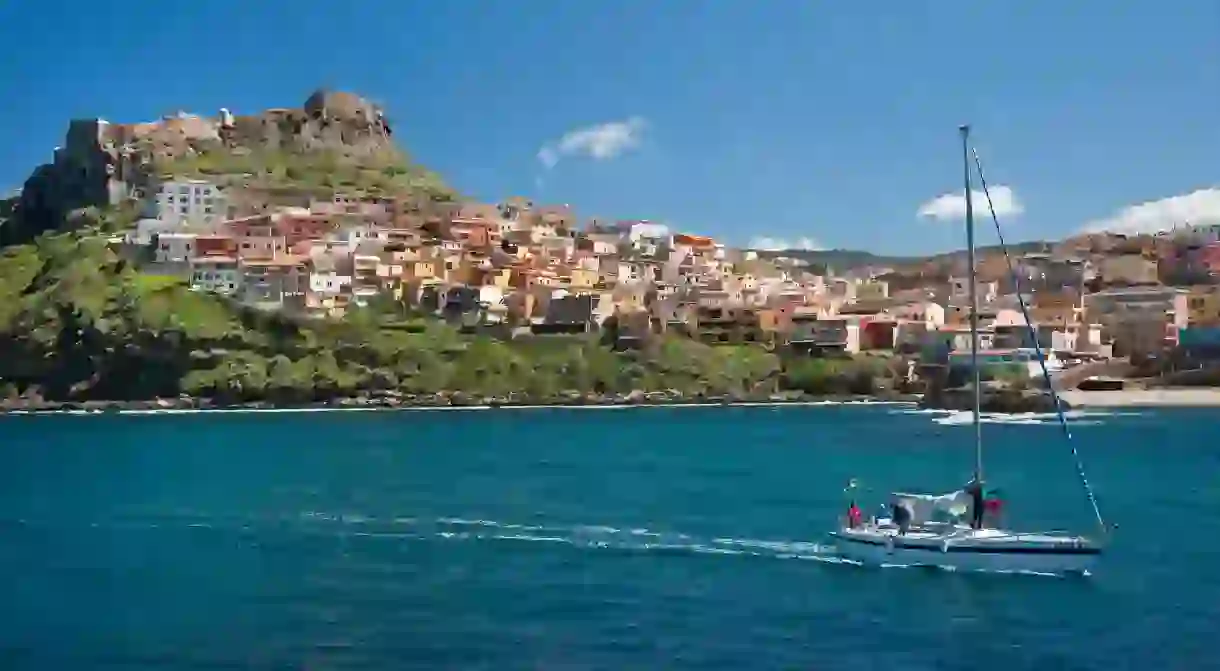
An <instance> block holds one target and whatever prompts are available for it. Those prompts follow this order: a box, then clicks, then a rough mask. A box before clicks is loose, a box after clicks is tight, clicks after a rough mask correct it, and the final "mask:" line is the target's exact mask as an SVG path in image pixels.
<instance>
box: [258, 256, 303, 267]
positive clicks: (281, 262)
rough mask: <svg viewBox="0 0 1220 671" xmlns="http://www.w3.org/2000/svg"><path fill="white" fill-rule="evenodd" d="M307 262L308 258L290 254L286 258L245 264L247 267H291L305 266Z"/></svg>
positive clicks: (279, 257) (278, 257)
mask: <svg viewBox="0 0 1220 671" xmlns="http://www.w3.org/2000/svg"><path fill="white" fill-rule="evenodd" d="M306 261H308V259H307V258H304V257H301V256H297V255H292V254H290V255H285V256H277V257H275V258H271V259H247V260H246V261H244V262H243V264H244V265H247V266H259V267H263V266H265V267H290V266H299V265H304V264H305V262H306Z"/></svg>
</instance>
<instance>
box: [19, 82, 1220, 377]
mask: <svg viewBox="0 0 1220 671" xmlns="http://www.w3.org/2000/svg"><path fill="white" fill-rule="evenodd" d="M392 135H393V131H392V129H391V124H390V122H389V121H388V119H387V117H386V115H385V114H384V112H383V111H382V110H381V108H380V107H379V106H377V105H375V104H373V103H371V102H369V101H368V100H365V99H363V98H361V97H359V96H357V95H353V94H349V93H342V92H330V91H324V90H319V91H315V92H314V93H312V94H311V95H310V96H309V97H308V98H307V99H306V100H305V101H304V103H303V104H302V105H301V106H300V107H298V108H282V109H281V108H276V109H270V110H264V111H263V112H261V113H257V114H250V115H234V114H233V113H231V112H229V110H227V109H221V110H219V112H218V113H217V114H216V115H214V116H200V115H192V114H186V113H182V112H179V113H177V114H171V115H167V116H164V117H162V118H160V119H158V120H155V121H152V122H147V123H135V124H113V123H110V122H107V121H105V120H103V119H82V120H75V121H72V122H71V124H70V125H69V128H68V132H67V134H66V136H65V139H64V143H63V145H62V146H60V147H57V148H56V150H55V152H54V158H53V160H52V161H51V162H50V163H48V164H45V165H43V166H40V167H38V168H37V169H35V170H34V172H33V173H32V174H31V176H30V178H29V179H28V180H27V181H26V183H25V184H24V186H23V188H22V189H21V190H20V191H19V192H18V194H17V195H16V196H15V197H14V198H11V199H8V200H6V201H4V202H5V203H7V206H6V207H7V208H8V209H6V210H5V211H4V212H2V213H0V214H2V215H3V219H4V220H7V223H5V224H3V225H0V244H4V245H9V246H10V249H12V247H11V245H19V244H28V243H30V242H32V241H34V240H36V239H37V236H39V235H41V234H43V233H47V232H51V231H56V230H63V229H64V228H65V227H66V228H67V229H68V230H73V229H74V228H79V227H80V224H79V223H76V222H77V221H78V220H79V219H80V213H81V212H87V211H93V212H94V213H95V214H96V215H98V216H100V217H101V218H102V219H106V221H107V224H106V225H105V226H104V227H100V228H99V229H98V230H102V229H104V230H105V231H106V235H108V236H110V237H108V238H107V240H108V243H107V244H108V245H109V248H110V250H112V251H113V252H114V256H115V257H116V258H120V259H123V260H124V262H125V263H128V264H130V266H131V267H134V268H136V269H138V272H139V274H140V276H141V277H144V278H148V279H150V280H151V279H155V280H157V281H162V280H165V281H168V282H169V283H171V284H172V285H174V286H176V287H184V286H189V287H190V290H191V291H192V292H199V293H201V294H215V295H219V296H223V297H224V301H225V302H226V303H227V304H229V305H233V306H238V307H242V308H253V309H255V311H256V312H259V313H264V312H269V313H274V314H277V315H282V316H291V317H292V318H294V319H303V320H307V321H310V322H314V321H317V322H319V323H324V322H326V321H334V320H339V319H342V318H343V317H344V316H345V315H347V314H349V313H351V312H352V311H353V309H354V308H362V307H363V308H374V309H375V310H374V311H375V312H380V313H384V312H386V311H391V312H397V313H400V316H401V317H402V318H415V317H425V316H431V317H434V318H436V319H439V320H444V321H445V322H447V323H448V324H450V325H452V326H453V327H455V328H456V329H457V330H458V331H460V332H464V333H468V334H470V333H474V334H480V335H488V336H492V337H494V338H496V339H498V340H501V341H513V340H518V339H521V338H523V337H525V336H546V335H553V334H569V335H572V334H592V333H598V334H600V335H602V336H604V337H603V338H601V339H600V340H601V341H602V342H609V343H612V344H613V349H615V350H617V351H628V350H633V349H638V348H639V347H640V346H641V345H642V344H643V343H644V342H645V341H646V340H648V339H650V338H652V337H655V336H661V335H665V334H668V335H677V336H682V337H684V338H686V339H689V342H693V343H700V344H701V346H702V345H709V346H713V347H712V349H714V350H717V351H721V352H724V351H725V350H727V349H731V347H726V348H722V347H718V346H721V345H724V346H740V345H745V344H751V343H753V344H758V345H760V346H762V347H763V348H765V350H768V351H771V352H774V353H776V354H782V355H783V356H782V357H781V358H783V359H784V363H783V366H784V367H785V372H787V367H789V366H791V365H793V362H794V361H797V362H799V361H801V360H809V359H813V358H839V357H855V356H857V355H872V354H877V355H881V357H882V358H883V359H885V360H886V361H889V362H893V365H892V366H891V368H892V369H893V370H894V371H896V372H895V373H894V375H895V376H896V377H902V376H903V374H904V373H903V372H900V371H898V369H901V370H902V371H905V379H906V381H908V382H919V381H922V382H927V381H930V380H933V379H937V380H940V382H938V383H937V384H938V385H941V386H945V385H948V386H956V384H955V383H954V379H959V380H960V379H961V373H963V372H965V371H967V370H969V366H970V364H969V361H970V359H969V349H970V347H969V345H970V328H969V323H968V322H969V288H970V282H969V274H968V267H967V262H966V258H965V255H964V254H962V253H961V252H954V253H949V254H942V255H938V256H933V257H928V258H924V259H916V258H910V259H905V260H898V259H889V260H885V259H882V258H881V257H871V255H869V254H865V253H862V252H843V253H836V252H827V253H817V252H806V251H800V250H788V251H776V250H761V249H743V248H737V247H734V246H733V245H731V244H729V242H728V241H724V240H717V239H715V238H713V237H710V236H707V235H703V234H702V232H701V231H698V230H688V229H683V230H674V229H672V228H671V227H669V226H667V225H664V224H663V223H659V222H655V221H647V220H626V221H616V220H607V219H602V218H596V217H588V216H587V215H586V216H582V215H581V214H580V213H578V211H577V208H576V207H574V206H572V205H569V204H548V203H538V202H534V201H531V200H530V199H528V198H521V197H513V198H506V199H505V200H504V201H503V202H499V203H477V202H470V201H467V200H463V199H461V198H459V197H457V196H456V194H455V192H454V191H453V190H452V189H450V188H449V187H448V186H447V185H445V184H444V182H443V181H442V180H440V178H439V177H438V176H437V175H435V174H434V173H431V172H429V171H427V170H426V169H424V168H422V167H421V166H417V165H415V164H412V163H411V162H410V161H408V160H406V159H405V156H404V154H402V152H401V151H400V150H399V149H398V147H397V145H396V144H395V143H394V141H393V140H392V139H391V138H392ZM117 213H121V214H122V216H121V217H118V218H116V214H117ZM107 217H109V219H107ZM95 220H96V217H95ZM963 238H964V236H963ZM1009 251H1011V252H1012V254H1011V256H1010V255H1008V254H1006V253H1004V252H1003V251H1002V250H998V249H994V248H992V249H981V250H980V254H979V257H978V259H977V263H976V271H977V275H978V279H979V282H978V284H977V291H978V299H979V305H980V314H979V317H980V327H981V328H980V340H981V342H980V345H981V349H982V356H981V359H980V361H981V363H982V364H983V365H984V366H987V367H989V368H991V367H993V366H994V370H995V371H996V372H997V377H998V376H999V375H998V373H999V371H1000V369H1005V376H1010V375H1011V373H1012V371H1014V370H1016V371H1023V370H1027V371H1028V373H1029V377H1030V378H1037V377H1039V376H1040V375H1041V366H1039V365H1038V363H1037V361H1036V358H1037V352H1036V349H1035V348H1034V347H1033V345H1034V341H1033V338H1035V337H1036V339H1037V344H1038V345H1039V346H1040V347H1041V349H1042V350H1043V351H1044V352H1045V353H1046V355H1047V364H1048V368H1050V369H1051V370H1052V371H1053V372H1055V373H1056V374H1059V375H1060V377H1061V379H1062V378H1063V377H1068V378H1071V377H1073V376H1079V373H1078V372H1079V371H1100V372H1103V373H1105V374H1108V375H1110V374H1113V375H1123V376H1126V377H1128V378H1131V377H1137V378H1141V377H1142V378H1151V377H1154V376H1160V377H1164V376H1165V375H1166V374H1167V373H1169V374H1177V373H1181V372H1183V371H1191V370H1194V371H1200V370H1202V371H1208V370H1212V369H1213V367H1211V366H1208V365H1207V364H1208V362H1210V361H1212V360H1213V359H1214V358H1215V352H1217V351H1220V289H1218V288H1217V286H1218V285H1220V283H1218V282H1217V281H1216V278H1217V277H1220V226H1190V225H1188V222H1183V223H1182V225H1180V226H1179V227H1178V228H1176V229H1173V230H1169V231H1163V232H1161V233H1157V234H1144V235H1120V234H1114V233H1096V234H1081V235H1078V236H1075V237H1072V238H1069V239H1067V240H1064V241H1061V242H1057V243H1028V244H1021V245H1017V246H1016V247H1014V248H1012V249H1011V250H1009ZM27 253H30V254H34V253H36V252H35V251H29V250H27ZM861 259H864V261H863V262H861ZM869 259H872V261H876V262H875V263H873V262H871V261H869ZM882 261H884V263H883V262H882ZM11 265H12V267H13V269H14V270H13V274H14V278H19V281H17V280H16V279H15V281H14V282H13V283H11V284H12V286H11V287H9V289H8V290H9V291H10V292H12V293H13V295H14V296H20V295H23V292H24V293H30V292H34V291H35V289H36V288H37V287H38V286H41V285H38V284H37V283H33V284H31V282H33V281H34V280H33V278H34V277H35V276H27V275H25V274H24V272H25V271H24V270H22V269H24V268H30V267H35V266H36V265H37V263H36V262H29V263H27V262H25V261H20V260H18V261H13V262H12V264H11ZM43 267H44V269H47V268H53V267H54V264H51V263H44V265H43ZM94 271H100V269H94ZM44 272H45V270H44ZM120 272H121V271H120V269H118V268H117V267H116V268H110V269H107V270H105V273H112V274H111V275H106V274H105V273H103V274H102V275H98V278H97V282H96V284H98V285H106V284H107V283H113V282H119V281H120V277H119V273H120ZM77 285H80V283H79V282H75V283H74V284H73V285H72V286H77ZM82 286H89V285H82ZM110 289H111V293H114V292H116V291H117V292H118V293H122V291H120V290H119V288H117V287H116V286H111V287H110ZM1018 291H1021V292H1022V293H1021V295H1018ZM98 292H99V293H98V295H94V296H91V295H86V296H85V297H84V298H82V300H84V301H85V302H86V303H87V304H89V301H92V300H101V298H100V297H99V296H100V295H101V294H102V293H104V292H101V291H100V290H98ZM187 293H188V294H189V293H190V292H187ZM48 300H62V299H61V298H58V297H54V296H52V297H48ZM116 300H117V299H113V297H112V300H111V301H110V303H107V304H108V305H110V306H111V308H112V309H117V308H115V306H117V305H120V304H121V302H115V301H116ZM125 300H126V299H125ZM14 305H17V304H16V303H14ZM167 305H168V307H166V308H165V310H163V311H168V312H169V313H173V312H174V311H175V309H176V308H175V307H174V306H175V305H176V304H175V303H173V302H172V301H170V302H169V303H168V304H167ZM19 307H20V311H21V312H22V314H24V315H26V316H25V317H24V318H25V319H27V321H29V322H30V324H33V323H35V322H37V320H40V319H44V318H45V315H46V314H50V313H48V312H46V311H45V310H41V309H39V308H38V307H37V305H36V304H35V302H33V299H30V300H29V301H26V303H23V304H21V306H19ZM158 319H159V318H158ZM158 319H152V320H151V323H152V324H153V325H154V326H153V331H155V330H156V329H158V328H160V326H156V324H158V323H159V322H158ZM10 321H12V322H13V325H11V327H10V334H11V337H12V339H13V342H14V343H16V344H17V346H20V347H34V345H35V344H36V343H35V344H31V343H30V342H29V338H27V337H25V336H23V335H22V334H24V333H28V332H30V329H29V328H18V326H20V324H19V322H20V320H18V319H16V318H15V317H14V318H12V319H10ZM137 321H138V320H137ZM145 321H148V320H145ZM141 323H142V322H141ZM61 327H63V324H59V323H56V324H55V325H54V328H61ZM133 328H138V325H137V326H133ZM217 328H219V327H217ZM47 329H48V330H53V329H52V328H51V325H47ZM213 335H217V334H213ZM217 337H219V336H217ZM205 340H206V338H204V339H203V340H201V341H200V342H199V343H197V344H198V345H199V347H200V350H199V351H201V352H211V353H213V354H216V353H219V352H226V351H229V350H228V348H227V345H226V346H224V347H222V346H219V344H216V343H208V342H204V341H205ZM37 347H43V345H41V344H38V345H37ZM31 351H41V350H37V348H35V349H33V350H31ZM293 354H294V356H293V357H291V358H293V359H297V358H299V356H300V352H293ZM216 355H217V356H219V355H218V354H216ZM386 356H387V357H388V358H387V359H386V361H393V360H394V358H393V355H391V354H387V355H386ZM50 360H51V359H48V361H50ZM56 361H58V360H56ZM202 361H203V359H199V360H192V361H191V362H179V366H180V368H181V370H179V371H178V372H179V373H182V374H185V371H187V370H188V369H191V367H192V366H195V365H203V364H202V363H201V362H202ZM349 363H351V365H353V366H363V365H364V364H363V363H359V362H356V361H352V362H349ZM1085 363H1089V364H1091V365H1081V364H1085ZM887 365H888V364H887ZM1123 367H1126V368H1125V369H1124V368H1123ZM221 368H224V366H221ZM476 368H477V367H476ZM560 368H561V369H562V368H563V367H562V366H560ZM234 369H235V370H237V369H240V366H238V367H235V368H234ZM678 369H679V370H680V369H681V367H680V366H679V367H678ZM1120 369H1121V370H1122V371H1123V372H1122V373H1119V372H1118V371H1119V370H1120ZM225 370H228V368H225ZM1069 370H1072V371H1078V372H1077V373H1070V374H1065V371H1069ZM1141 371H1142V372H1141ZM86 373H89V371H87V370H85V369H81V370H75V369H73V370H72V371H71V375H77V374H80V375H85V374H86ZM946 373H947V374H946ZM12 374H13V375H15V376H17V378H20V379H21V380H25V382H22V383H21V384H23V385H25V384H31V383H32V382H31V381H35V380H38V379H40V378H39V376H40V375H47V374H50V373H46V372H42V373H35V372H33V371H15V372H13V373H12ZM89 374H90V375H92V373H89ZM65 375H68V374H67V373H65ZM71 375H68V376H69V377H70V376H71ZM735 375H736V372H733V374H731V375H728V377H730V378H732V377H735ZM302 376H303V379H304V377H307V376H305V375H304V374H302ZM1021 376H1022V377H1023V374H1021ZM1087 377H1095V375H1094V373H1093V372H1089V373H1088V375H1087ZM1196 377H1197V376H1196ZM1082 379H1083V378H1082ZM760 380H763V381H766V383H765V384H763V385H762V386H766V385H770V384H772V381H770V380H769V379H768V378H767V374H763V375H762V377H761V378H760V379H759V380H755V381H754V382H753V383H751V384H753V385H755V386H757V385H758V383H760ZM1214 383H1215V381H1211V382H1209V381H1207V380H1203V379H1198V380H1193V381H1192V382H1191V384H1214ZM82 384H83V383H82ZM89 384H92V383H89ZM700 384H702V382H701V383H700ZM1073 384H1074V383H1073ZM19 386H20V385H19ZM222 386H223V385H222ZM925 387H926V385H925ZM83 388H85V387H84V386H83V387H82V389H83ZM99 393H100V392H99Z"/></svg>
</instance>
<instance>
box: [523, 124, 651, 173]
mask: <svg viewBox="0 0 1220 671" xmlns="http://www.w3.org/2000/svg"><path fill="white" fill-rule="evenodd" d="M647 125H648V124H647V122H645V121H644V119H643V118H642V117H638V116H633V117H631V118H629V119H625V120H623V121H609V122H606V123H602V124H597V125H595V126H586V127H585V128H577V129H576V130H573V131H569V132H568V133H566V134H564V136H563V137H561V138H559V140H558V141H557V142H550V143H547V144H546V145H543V147H542V148H541V149H539V150H538V160H539V161H541V162H542V164H543V165H544V166H546V167H547V168H554V167H555V165H556V164H557V163H559V161H560V160H561V159H563V158H564V157H566V156H588V157H589V158H592V159H594V160H597V161H604V160H607V159H611V158H614V157H616V156H619V155H620V154H622V153H624V152H627V151H630V150H632V149H635V148H636V147H638V146H640V141H641V140H642V139H643V135H644V129H645V128H646V127H647Z"/></svg>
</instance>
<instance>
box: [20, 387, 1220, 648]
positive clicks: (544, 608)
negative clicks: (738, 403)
mask: <svg viewBox="0 0 1220 671" xmlns="http://www.w3.org/2000/svg"><path fill="white" fill-rule="evenodd" d="M1069 422H1070V424H1069V427H1070V429H1071V433H1072V442H1071V443H1069V442H1068V440H1067V439H1066V438H1065V436H1064V434H1063V433H1062V431H1061V428H1060V426H1059V425H1058V423H1057V421H1056V420H1055V418H1054V417H1049V416H1041V415H1026V416H1010V417H992V416H988V417H985V419H984V423H983V427H982V430H983V440H984V442H985V445H986V448H985V451H984V457H985V459H984V462H985V463H984V467H985V475H986V478H987V481H988V484H989V485H991V486H993V487H999V488H1000V489H1001V491H1002V492H1003V496H1004V499H1005V501H1006V504H1007V511H1006V514H1007V515H1008V516H1009V518H1010V520H1012V521H1013V522H1014V524H1015V525H1018V526H1020V527H1021V528H1025V529H1031V530H1033V529H1039V530H1043V529H1062V528H1069V529H1076V530H1080V531H1091V530H1092V529H1093V528H1094V525H1095V522H1094V521H1093V512H1092V508H1091V507H1090V505H1089V503H1088V500H1087V498H1086V496H1085V494H1084V490H1083V487H1082V484H1081V481H1080V478H1079V476H1078V473H1077V470H1076V467H1075V460H1074V457H1073V453H1072V446H1075V448H1076V450H1077V452H1078V453H1079V455H1080V458H1081V460H1082V463H1083V464H1084V473H1085V475H1086V476H1087V477H1088V478H1089V481H1090V482H1091V483H1092V485H1093V487H1094V489H1095V491H1096V493H1097V498H1098V501H1099V503H1100V506H1101V511H1102V514H1103V515H1104V516H1105V519H1106V521H1107V522H1110V523H1112V524H1114V525H1116V528H1115V529H1114V530H1113V532H1112V538H1111V541H1110V547H1109V549H1108V553H1107V554H1106V556H1105V557H1104V558H1103V560H1102V562H1101V564H1100V565H1099V567H1098V568H1097V570H1095V571H1094V573H1093V575H1090V576H1085V577H1081V576H1050V575H1037V574H1022V573H968V572H955V571H948V570H942V569H929V568H910V567H885V568H867V567H861V566H857V565H854V564H851V563H847V562H844V561H843V560H841V559H840V558H838V557H837V556H836V555H835V552H834V548H833V544H832V543H831V542H830V541H829V540H828V539H827V537H826V533H827V532H828V531H829V530H831V529H832V528H833V527H834V525H835V523H836V518H837V516H838V515H840V514H842V513H843V511H844V508H845V507H846V505H847V495H846V494H845V492H844V488H845V485H846V484H847V483H848V482H849V481H850V480H851V479H853V478H854V479H855V480H856V481H857V488H856V489H855V490H854V492H855V495H856V496H858V497H859V499H860V501H861V503H862V504H863V506H864V509H865V512H866V514H868V513H870V512H872V510H873V509H874V506H879V505H880V504H881V503H882V502H884V500H885V498H886V495H887V493H888V492H891V491H927V492H932V493H941V492H947V491H951V490H953V489H954V488H956V487H960V486H961V485H963V484H964V483H965V482H966V480H967V479H968V478H969V477H970V473H971V470H972V468H973V462H974V452H973V437H974V432H973V429H972V427H971V425H970V418H969V415H966V414H962V413H945V412H925V411H919V410H916V409H915V408H913V407H912V406H909V405H901V404H894V405H889V404H830V403H828V404H822V405H814V406H802V407H794V406H782V407H769V406H754V407H659V408H624V409H554V408H535V409H475V410H406V411H321V412H277V411H254V412H229V411H210V412H209V411H204V412H195V413H190V412H132V413H121V414H76V415H29V416H12V415H10V416H4V417H0V575H3V579H2V580H0V669H5V670H11V669H31V670H33V669H38V670H45V669H53V670H58V669H67V670H72V669H106V670H122V669H133V670H134V669H158V670H173V669H209V670H210V669H285V670H289V669H293V670H295V669H300V670H315V669H391V670H397V669H495V670H516V669H522V670H524V669H530V670H534V669H565V670H566V669H582V670H583V669H615V670H618V669H631V670H644V669H690V670H698V671H710V670H713V669H717V670H719V669H725V670H728V669H734V670H741V669H785V670H788V669H830V670H835V671H855V670H865V669H870V670H871V669H899V670H904V671H905V670H922V669H929V670H930V669H938V670H942V669H943V670H958V669H960V670H962V671H966V670H970V671H977V669H980V668H986V669H988V670H989V671H1006V670H1009V669H1013V670H1015V669H1043V670H1046V669H1063V670H1083V669H1098V670H1101V669H1104V670H1106V671H1116V670H1120V669H1156V670H1158V671H1161V670H1172V669H1189V670H1192V671H1194V670H1201V669H1220V658H1218V656H1217V652H1216V647H1215V640H1216V636H1217V634H1218V633H1220V478H1218V476H1220V443H1217V442H1215V441H1216V436H1218V435H1220V411H1217V410H1208V409H1156V410H1121V411H1119V410H1116V411H1100V410H1095V411H1084V412H1073V413H1071V415H1070V417H1069Z"/></svg>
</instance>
